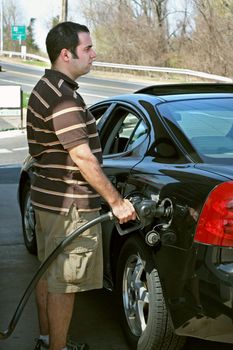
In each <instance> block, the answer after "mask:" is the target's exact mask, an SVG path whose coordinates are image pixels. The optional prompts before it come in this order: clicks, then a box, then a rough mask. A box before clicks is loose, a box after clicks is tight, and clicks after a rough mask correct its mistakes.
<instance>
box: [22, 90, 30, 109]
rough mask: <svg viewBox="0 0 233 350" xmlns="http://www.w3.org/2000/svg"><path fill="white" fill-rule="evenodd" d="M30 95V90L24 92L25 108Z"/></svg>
mask: <svg viewBox="0 0 233 350" xmlns="http://www.w3.org/2000/svg"><path fill="white" fill-rule="evenodd" d="M29 96H30V94H29V93H28V92H23V108H27V106H28V100H29Z"/></svg>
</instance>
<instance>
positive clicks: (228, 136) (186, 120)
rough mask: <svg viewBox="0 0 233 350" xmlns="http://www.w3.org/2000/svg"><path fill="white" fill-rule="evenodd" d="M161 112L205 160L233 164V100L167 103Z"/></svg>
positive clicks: (161, 107)
mask: <svg viewBox="0 0 233 350" xmlns="http://www.w3.org/2000/svg"><path fill="white" fill-rule="evenodd" d="M158 109H159V112H160V114H161V115H162V116H163V117H164V118H165V119H166V120H167V123H168V125H169V127H170V128H171V129H172V131H173V132H174V133H175V134H176V136H177V138H178V140H179V141H180V142H181V143H183V139H184V138H183V137H182V135H184V136H185V138H186V139H188V141H189V142H190V143H191V145H192V146H193V148H194V149H195V150H196V152H197V153H198V154H199V156H200V157H201V159H203V161H205V162H210V163H232V162H233V98H230V97H229V98H219V97H217V98H207V99H203V98H202V99H195V100H183V101H176V102H167V103H163V104H161V105H159V106H158Z"/></svg>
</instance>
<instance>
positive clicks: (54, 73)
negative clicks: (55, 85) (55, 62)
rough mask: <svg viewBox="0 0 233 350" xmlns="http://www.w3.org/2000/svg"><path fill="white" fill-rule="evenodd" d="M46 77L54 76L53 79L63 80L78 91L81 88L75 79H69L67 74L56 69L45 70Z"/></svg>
mask: <svg viewBox="0 0 233 350" xmlns="http://www.w3.org/2000/svg"><path fill="white" fill-rule="evenodd" d="M45 75H47V76H48V75H49V76H51V75H52V76H53V77H57V78H58V79H63V80H64V81H65V82H67V83H68V84H69V85H71V87H72V88H73V89H74V90H76V89H78V88H79V85H78V83H76V81H74V80H73V79H71V78H69V77H68V76H67V75H66V74H64V73H62V72H60V71H58V70H55V69H45Z"/></svg>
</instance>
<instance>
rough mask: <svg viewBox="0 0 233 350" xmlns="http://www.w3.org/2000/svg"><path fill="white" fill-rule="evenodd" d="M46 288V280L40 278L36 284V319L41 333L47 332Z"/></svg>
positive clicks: (45, 333)
mask: <svg viewBox="0 0 233 350" xmlns="http://www.w3.org/2000/svg"><path fill="white" fill-rule="evenodd" d="M47 298H48V288H47V281H46V280H45V279H40V280H39V282H38V283H37V286H36V303H37V310H38V320H39V328H40V334H41V335H48V334H49V322H48V315H47Z"/></svg>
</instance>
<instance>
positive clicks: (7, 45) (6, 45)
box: [3, 0, 22, 51]
mask: <svg viewBox="0 0 233 350" xmlns="http://www.w3.org/2000/svg"><path fill="white" fill-rule="evenodd" d="M21 20H22V18H21V15H20V8H19V6H17V5H16V1H15V0H8V1H7V3H6V2H5V3H4V11H3V50H10V51H19V49H20V44H19V42H18V41H13V40H12V39H11V27H12V26H13V25H17V24H18V23H20V22H21Z"/></svg>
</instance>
